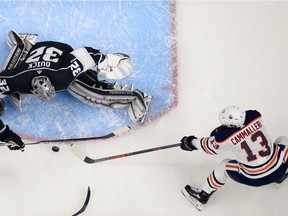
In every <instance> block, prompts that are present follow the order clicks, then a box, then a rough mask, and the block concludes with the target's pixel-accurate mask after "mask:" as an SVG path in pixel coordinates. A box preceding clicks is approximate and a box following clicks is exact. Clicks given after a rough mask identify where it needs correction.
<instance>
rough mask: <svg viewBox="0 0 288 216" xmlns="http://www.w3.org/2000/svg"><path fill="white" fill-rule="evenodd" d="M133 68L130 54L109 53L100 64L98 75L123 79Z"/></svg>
mask: <svg viewBox="0 0 288 216" xmlns="http://www.w3.org/2000/svg"><path fill="white" fill-rule="evenodd" d="M132 68H133V65H132V61H131V58H130V56H128V55H126V54H124V53H114V54H107V55H106V57H105V59H104V60H103V61H102V62H100V63H99V64H98V77H101V78H108V79H116V80H121V79H124V78H126V77H128V76H129V75H130V74H131V72H132Z"/></svg>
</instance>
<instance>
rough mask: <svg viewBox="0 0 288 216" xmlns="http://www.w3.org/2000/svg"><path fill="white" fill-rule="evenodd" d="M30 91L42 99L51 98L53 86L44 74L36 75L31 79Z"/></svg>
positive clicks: (54, 93) (53, 92) (53, 94)
mask: <svg viewBox="0 0 288 216" xmlns="http://www.w3.org/2000/svg"><path fill="white" fill-rule="evenodd" d="M31 85H32V89H33V90H32V91H31V92H32V93H33V94H34V95H35V96H36V97H37V98H39V99H40V100H42V101H48V100H51V99H52V98H53V97H54V96H55V95H56V92H55V88H54V86H53V85H52V83H51V82H50V79H49V78H48V77H46V76H36V77H34V78H33V79H32V82H31Z"/></svg>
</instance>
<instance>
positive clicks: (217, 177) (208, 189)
mask: <svg viewBox="0 0 288 216" xmlns="http://www.w3.org/2000/svg"><path fill="white" fill-rule="evenodd" d="M231 162H232V160H230V159H225V160H223V161H222V162H221V163H220V164H219V165H218V166H217V168H216V169H215V170H214V171H213V172H212V173H211V174H210V175H209V176H208V177H207V180H206V181H205V183H204V184H203V186H202V187H201V188H199V187H193V186H190V185H186V186H185V188H184V189H183V190H182V193H183V194H184V196H185V197H186V198H187V199H188V200H189V201H190V202H191V203H192V204H193V205H194V206H195V207H196V208H197V209H198V210H200V211H201V210H203V207H204V205H205V204H206V203H207V202H208V200H209V199H210V197H211V195H212V194H213V193H214V192H215V191H216V190H217V189H220V188H221V187H222V186H224V184H225V182H226V181H227V179H228V178H229V175H228V174H227V171H226V165H227V164H231ZM233 165H234V163H233Z"/></svg>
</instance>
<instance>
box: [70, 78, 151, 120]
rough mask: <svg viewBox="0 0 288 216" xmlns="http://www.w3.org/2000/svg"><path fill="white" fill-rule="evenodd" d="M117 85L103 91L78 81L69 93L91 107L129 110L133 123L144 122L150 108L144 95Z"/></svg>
mask: <svg viewBox="0 0 288 216" xmlns="http://www.w3.org/2000/svg"><path fill="white" fill-rule="evenodd" d="M116 85H117V86H115V89H101V88H95V87H93V86H89V85H87V84H85V83H83V82H81V81H79V80H76V81H74V82H73V83H72V84H71V85H70V86H69V88H68V92H69V93H70V94H71V95H73V96H74V97H76V98H77V99H79V100H80V101H82V102H84V103H86V104H88V105H90V106H94V107H101V106H105V107H111V108H116V109H127V108H128V115H129V117H130V118H131V120H132V121H134V122H135V121H138V120H142V117H143V116H144V115H146V113H147V111H148V107H149V106H147V102H146V100H145V99H144V94H143V93H142V92H140V91H139V90H137V89H135V88H134V89H132V90H131V89H127V88H119V84H116ZM119 89H120V90H119ZM150 101H151V100H150ZM149 104H150V103H149Z"/></svg>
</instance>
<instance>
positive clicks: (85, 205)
mask: <svg viewBox="0 0 288 216" xmlns="http://www.w3.org/2000/svg"><path fill="white" fill-rule="evenodd" d="M90 196H91V190H90V187H89V186H88V190H87V196H86V199H85V202H84V205H83V206H82V208H81V209H80V210H79V211H78V212H76V213H75V214H73V215H72V216H77V215H80V214H81V213H83V212H84V211H85V209H86V208H87V205H88V203H89V200H90Z"/></svg>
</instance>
